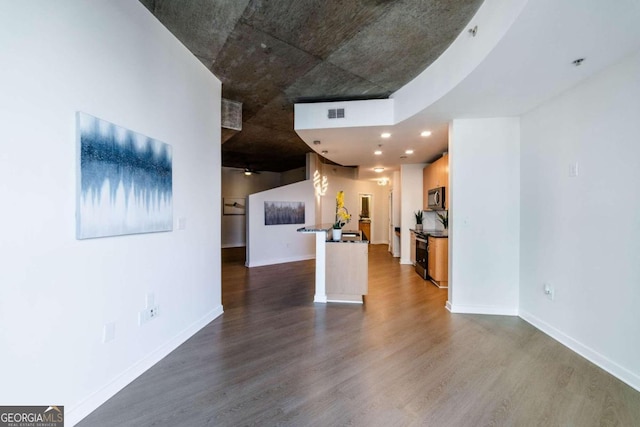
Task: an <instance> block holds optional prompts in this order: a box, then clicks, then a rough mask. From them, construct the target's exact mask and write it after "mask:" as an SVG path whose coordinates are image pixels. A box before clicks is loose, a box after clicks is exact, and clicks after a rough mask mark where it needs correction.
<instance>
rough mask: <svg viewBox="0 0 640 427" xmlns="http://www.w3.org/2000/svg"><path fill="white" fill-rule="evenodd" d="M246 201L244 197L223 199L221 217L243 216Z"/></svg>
mask: <svg viewBox="0 0 640 427" xmlns="http://www.w3.org/2000/svg"><path fill="white" fill-rule="evenodd" d="M246 205H247V203H246V201H245V199H244V197H223V198H222V214H223V215H244V214H245V212H246Z"/></svg>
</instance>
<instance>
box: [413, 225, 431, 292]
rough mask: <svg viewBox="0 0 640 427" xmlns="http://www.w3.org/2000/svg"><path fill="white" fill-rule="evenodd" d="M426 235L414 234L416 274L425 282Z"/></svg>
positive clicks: (426, 269)
mask: <svg viewBox="0 0 640 427" xmlns="http://www.w3.org/2000/svg"><path fill="white" fill-rule="evenodd" d="M427 244H428V240H427V235H425V234H423V233H420V232H416V273H418V274H419V275H420V277H422V278H423V279H425V280H427V277H428V275H427V271H429V270H428V268H427V259H428V256H427Z"/></svg>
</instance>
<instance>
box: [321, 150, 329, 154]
mask: <svg viewBox="0 0 640 427" xmlns="http://www.w3.org/2000/svg"><path fill="white" fill-rule="evenodd" d="M321 153H322V154H327V153H329V152H328V151H327V150H322V151H321Z"/></svg>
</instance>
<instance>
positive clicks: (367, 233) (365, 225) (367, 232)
mask: <svg viewBox="0 0 640 427" xmlns="http://www.w3.org/2000/svg"><path fill="white" fill-rule="evenodd" d="M358 230H360V231H362V232H363V233H364V238H365V239H366V240H368V241H369V243H371V221H365V220H360V221H358Z"/></svg>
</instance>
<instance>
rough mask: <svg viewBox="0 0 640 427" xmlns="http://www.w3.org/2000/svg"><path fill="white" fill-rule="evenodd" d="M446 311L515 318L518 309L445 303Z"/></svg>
mask: <svg viewBox="0 0 640 427" xmlns="http://www.w3.org/2000/svg"><path fill="white" fill-rule="evenodd" d="M446 307H447V310H449V311H450V312H452V313H459V314H491V315H497V316H517V315H518V309H517V308H511V307H499V306H491V305H460V304H451V303H450V302H449V301H447V305H446Z"/></svg>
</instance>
